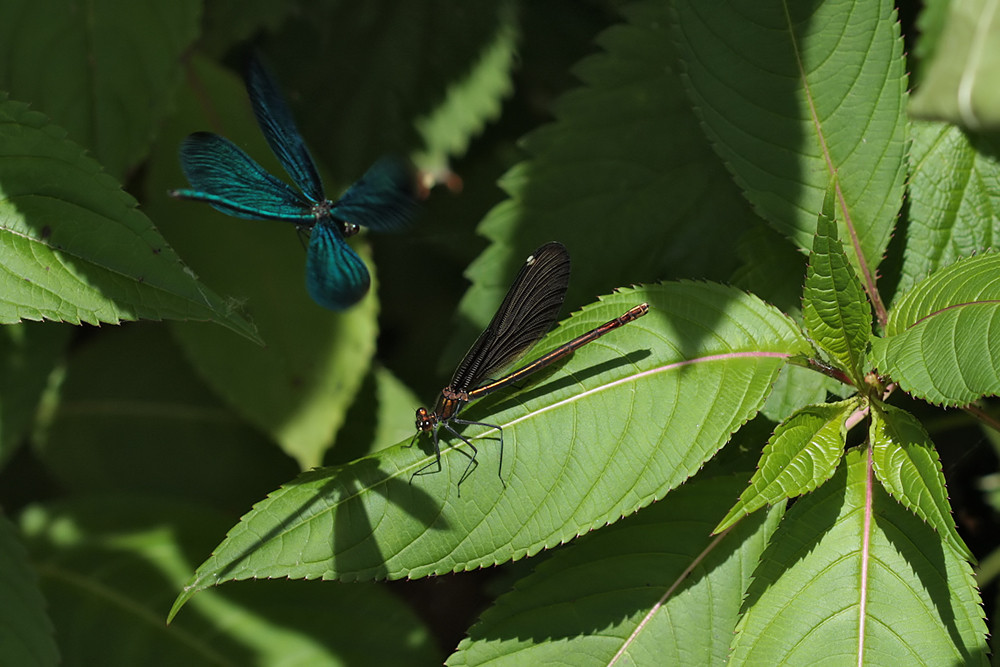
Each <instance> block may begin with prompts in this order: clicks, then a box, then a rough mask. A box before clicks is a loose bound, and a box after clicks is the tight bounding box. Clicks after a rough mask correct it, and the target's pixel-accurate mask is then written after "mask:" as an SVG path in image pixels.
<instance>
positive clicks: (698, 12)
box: [673, 0, 907, 292]
mask: <svg viewBox="0 0 1000 667" xmlns="http://www.w3.org/2000/svg"><path fill="white" fill-rule="evenodd" d="M673 6H674V8H675V11H676V15H677V17H676V18H677V20H676V23H675V26H676V27H675V31H674V37H675V40H676V42H677V44H678V46H679V50H680V52H681V57H682V59H683V61H684V65H685V73H686V78H685V83H686V84H687V86H688V92H689V94H690V96H691V98H692V101H693V102H694V105H695V108H696V111H697V112H698V114H699V116H700V118H701V119H702V123H703V127H704V128H705V131H706V132H707V134H708V137H709V139H710V140H711V142H712V143H713V145H714V146H715V149H716V150H717V151H718V152H719V154H720V155H721V156H722V158H723V159H724V160H725V162H726V165H727V166H728V167H729V169H730V170H731V171H732V173H733V176H734V177H735V179H736V182H737V183H738V184H739V186H740V187H741V188H742V189H743V191H744V194H745V195H746V197H747V198H748V199H749V200H750V201H751V202H752V203H753V205H754V207H755V209H756V211H757V212H758V213H759V214H760V215H761V216H763V217H764V218H765V219H766V220H767V221H768V222H769V223H771V224H772V225H773V226H774V227H775V229H777V230H778V231H780V232H781V233H783V234H785V235H787V236H788V237H790V238H791V239H792V240H793V241H794V242H795V244H796V245H798V247H799V248H801V249H803V250H807V249H809V248H810V247H811V246H812V243H813V232H814V231H815V229H816V214H817V213H818V212H819V210H820V207H821V204H822V201H823V196H824V195H823V193H824V192H825V190H826V187H827V183H828V182H829V180H830V178H831V177H832V176H833V175H834V174H837V177H838V181H839V183H838V195H839V197H840V200H839V204H838V206H839V208H840V211H839V213H838V215H837V218H838V220H840V221H841V224H842V225H843V226H842V227H841V229H842V231H843V232H846V233H844V234H842V236H843V238H844V239H847V240H848V243H847V245H848V256H849V257H850V259H851V263H852V264H853V265H854V267H855V269H857V270H858V273H859V275H861V276H862V277H863V281H864V282H865V285H866V289H868V290H869V291H870V292H873V291H874V284H875V269H876V267H877V266H878V264H879V262H880V261H881V260H882V256H883V254H884V253H885V249H886V246H887V245H888V243H889V237H890V234H891V232H892V228H893V225H894V223H895V219H896V215H897V213H898V212H899V208H900V205H901V204H902V199H903V186H904V173H905V171H904V168H905V150H906V139H907V137H906V115H905V109H904V102H905V100H906V87H907V80H906V69H905V68H906V63H905V60H904V58H903V41H902V39H901V38H900V32H899V21H898V19H897V18H896V13H895V10H894V8H893V3H892V2H890V1H889V0H881V1H880V2H865V3H861V4H854V3H835V2H823V3H795V2H793V3H787V2H776V1H772V2H760V1H759V0H744V1H743V2H737V3H735V4H734V3H714V2H709V3H706V2H697V1H692V0H686V1H682V2H676V3H673Z"/></svg>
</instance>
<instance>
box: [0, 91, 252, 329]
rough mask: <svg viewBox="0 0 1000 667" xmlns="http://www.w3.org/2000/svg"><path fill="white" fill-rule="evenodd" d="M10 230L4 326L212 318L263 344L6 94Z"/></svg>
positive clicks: (91, 166)
mask: <svg viewBox="0 0 1000 667" xmlns="http://www.w3.org/2000/svg"><path fill="white" fill-rule="evenodd" d="M0 236H2V238H3V239H4V240H5V242H4V243H2V244H0V266H2V271H3V276H4V283H5V285H6V289H5V290H4V293H3V296H2V297H0V323H4V324H10V323H14V322H18V321H20V320H22V319H27V320H40V319H48V320H57V321H64V322H70V323H73V324H80V323H81V322H85V323H88V324H98V323H101V322H108V323H112V324H118V323H119V322H121V321H122V320H134V319H139V318H146V319H157V320H158V319H189V320H211V321H213V322H216V323H218V324H222V325H223V326H226V327H228V328H230V329H232V330H233V331H236V332H237V333H240V334H242V335H243V336H246V337H247V338H248V339H250V340H253V341H258V340H259V339H258V338H257V337H256V334H255V332H254V330H253V328H252V327H251V325H250V324H248V323H247V322H246V321H245V320H243V319H242V318H241V317H239V316H238V315H236V314H235V313H233V312H232V310H231V307H230V306H229V304H226V303H225V302H224V301H223V300H222V299H221V298H219V297H218V296H217V295H215V294H214V293H213V292H211V291H209V290H208V289H207V288H205V287H204V286H203V285H201V284H200V283H199V282H198V280H197V278H196V277H195V276H194V274H193V273H192V272H191V270H190V269H188V268H187V267H185V266H184V265H183V264H182V263H181V261H180V259H179V258H178V257H177V255H176V254H175V253H174V251H173V250H172V249H171V248H170V247H169V246H167V244H166V241H164V240H163V238H162V237H161V236H160V234H159V232H157V231H156V229H155V228H154V227H153V225H152V223H151V222H150V221H149V220H148V219H147V218H146V216H144V215H143V214H142V213H140V212H139V211H138V210H137V209H136V202H135V200H133V199H132V198H131V197H130V196H128V195H127V194H125V193H124V192H122V190H121V188H120V186H119V185H118V183H116V182H115V181H114V179H112V178H111V177H110V176H108V175H107V174H105V173H104V172H103V171H102V170H101V167H100V166H99V165H98V164H97V163H96V162H94V161H93V160H92V159H90V158H89V157H87V156H86V155H85V154H84V153H83V150H82V149H81V148H80V147H79V146H77V145H76V144H74V143H72V142H70V141H68V140H67V139H66V138H65V132H64V131H63V130H61V129H60V128H58V127H57V126H55V125H52V124H51V123H50V122H49V121H48V119H47V118H46V117H45V116H43V115H42V114H39V113H36V112H33V111H30V110H28V108H27V107H26V106H25V105H24V104H21V103H19V102H14V101H10V100H6V99H5V98H4V97H3V95H2V94H0Z"/></svg>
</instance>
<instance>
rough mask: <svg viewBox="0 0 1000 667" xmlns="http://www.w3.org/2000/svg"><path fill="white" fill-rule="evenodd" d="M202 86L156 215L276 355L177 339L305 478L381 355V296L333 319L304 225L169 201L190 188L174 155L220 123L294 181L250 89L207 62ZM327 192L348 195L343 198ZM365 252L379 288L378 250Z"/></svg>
mask: <svg viewBox="0 0 1000 667" xmlns="http://www.w3.org/2000/svg"><path fill="white" fill-rule="evenodd" d="M191 80H192V87H191V88H190V89H186V90H185V91H184V95H183V96H182V97H181V99H180V100H179V115H178V117H177V118H176V119H174V120H173V121H172V122H171V123H169V124H168V125H167V126H166V127H164V131H163V144H162V145H163V146H164V147H165V148H163V149H162V150H160V151H158V153H157V155H158V159H157V160H156V161H154V162H153V163H152V164H151V165H150V170H149V182H150V184H151V185H150V199H149V203H148V205H147V207H146V208H147V210H148V211H150V214H151V215H154V216H155V217H156V218H157V219H158V220H159V226H160V228H161V229H162V230H163V233H164V235H166V236H167V237H168V238H169V239H170V241H171V243H172V244H174V246H175V247H176V248H177V249H178V251H179V252H180V253H181V254H182V255H183V256H184V257H185V259H186V260H187V261H189V262H190V263H191V265H192V266H193V267H195V269H196V270H197V271H199V272H200V273H201V274H202V275H204V276H205V279H206V280H207V281H209V282H211V283H212V284H213V285H220V286H222V287H223V288H224V289H226V290H227V291H228V292H229V293H231V294H234V295H237V296H239V297H240V298H242V299H244V304H245V307H246V309H247V311H248V313H250V315H251V316H252V317H253V320H254V323H255V324H256V325H257V327H258V330H259V331H260V335H261V337H262V338H263V339H264V340H265V341H266V343H267V345H266V347H260V346H255V345H250V344H246V343H244V342H243V341H239V340H235V339H234V337H233V336H230V335H228V334H226V333H225V332H221V331H213V330H212V328H210V327H204V326H198V325H184V326H177V327H175V328H174V333H175V334H176V336H177V339H178V341H179V342H180V343H181V346H182V347H183V349H184V352H185V354H186V355H187V357H188V359H189V360H190V361H191V363H192V364H193V365H194V366H195V368H196V369H197V370H198V372H199V373H200V374H201V375H202V377H203V378H204V379H205V381H206V382H207V383H208V384H209V386H211V387H212V388H213V389H214V390H215V391H216V392H218V393H219V395H221V396H222V397H223V398H225V400H226V401H227V402H229V404H230V405H232V406H233V407H234V408H235V409H236V411H237V412H238V413H239V414H240V415H241V416H242V417H243V418H244V419H246V420H247V421H249V422H250V423H252V424H254V425H255V426H257V427H258V428H259V429H260V430H261V431H263V432H264V433H266V434H268V435H269V436H270V437H271V438H272V439H274V440H275V441H277V442H278V443H279V444H280V445H281V447H282V449H283V450H284V451H285V452H286V453H288V454H289V455H291V456H293V457H295V459H296V460H297V461H298V462H299V464H300V466H301V467H302V468H303V469H306V468H309V467H312V466H316V465H320V463H321V462H322V460H323V453H324V452H325V451H326V449H327V448H329V447H330V445H331V444H332V442H333V439H334V435H335V433H336V431H337V428H338V427H339V426H340V424H342V423H343V419H344V415H345V413H346V411H347V408H348V407H349V406H350V404H351V403H352V401H353V400H354V396H355V393H356V392H357V390H358V387H360V385H361V382H362V380H363V379H364V376H365V374H366V373H367V371H368V367H369V364H370V362H371V358H372V355H373V353H374V351H375V339H376V336H377V326H376V317H377V312H378V302H377V300H376V297H375V295H376V292H377V290H378V285H377V284H373V286H372V290H371V292H370V293H369V295H368V296H367V297H366V298H365V299H364V300H362V301H361V303H359V304H358V305H357V306H355V307H354V308H352V309H350V310H348V311H346V312H344V313H333V312H331V311H328V310H325V309H323V308H322V307H320V306H319V305H317V304H316V303H315V302H314V301H313V300H312V299H310V298H309V295H308V294H307V292H306V288H305V261H306V254H305V252H304V250H303V248H302V243H301V242H300V239H299V238H298V237H297V235H296V231H295V226H294V225H292V224H289V223H283V222H273V221H257V220H240V219H236V218H231V217H229V216H226V215H223V214H222V213H219V212H218V211H216V210H214V209H213V208H211V207H210V206H207V205H205V204H201V203H197V202H184V201H175V200H172V199H169V198H168V197H167V196H166V191H167V190H168V189H169V188H172V187H178V186H184V185H186V181H185V179H184V176H183V175H182V174H181V171H180V168H179V166H178V161H177V158H176V153H175V152H174V151H175V150H176V149H175V148H174V147H175V146H177V145H179V144H180V142H181V140H182V138H183V137H184V136H185V135H186V134H187V133H188V132H191V131H195V130H203V129H206V128H208V127H212V121H211V120H210V119H211V118H213V117H214V118H221V119H222V122H223V126H222V127H220V128H219V130H220V132H221V133H222V134H223V135H225V136H226V137H227V138H229V139H230V140H232V141H235V142H236V143H237V144H240V145H241V146H244V147H245V148H246V149H247V151H248V152H249V153H250V154H251V155H252V156H254V158H255V159H258V160H260V162H261V164H263V165H265V167H269V168H270V169H271V172H272V173H274V174H280V173H282V171H281V168H280V167H279V166H277V165H276V161H275V159H274V157H273V155H271V152H270V151H269V150H268V148H267V145H266V144H265V142H264V139H263V136H262V135H261V133H260V130H259V129H258V128H257V123H256V122H255V120H254V118H253V114H252V112H251V111H250V108H249V105H248V104H247V98H246V93H245V91H244V88H243V83H242V81H240V80H239V78H238V77H237V76H235V75H234V74H232V73H230V72H227V71H225V70H222V69H221V68H219V67H218V66H216V65H213V64H212V63H209V62H207V61H204V60H195V61H193V62H192V69H191ZM198 91H200V92H198ZM327 188H328V190H327V192H328V194H330V195H332V196H336V193H337V192H338V190H337V189H336V188H335V187H331V186H330V184H329V183H328V184H327ZM352 241H353V240H352ZM353 245H354V247H355V249H358V250H359V252H360V253H361V255H362V257H363V258H365V259H366V263H367V264H368V267H369V269H370V270H371V271H372V274H373V281H374V276H375V267H374V266H373V265H372V263H371V262H370V257H369V254H368V252H367V247H366V246H365V245H363V242H361V243H358V242H354V243H353Z"/></svg>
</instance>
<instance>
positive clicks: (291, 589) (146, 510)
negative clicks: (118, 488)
mask: <svg viewBox="0 0 1000 667" xmlns="http://www.w3.org/2000/svg"><path fill="white" fill-rule="evenodd" d="M228 521H229V519H228V517H227V516H226V515H222V514H217V513H215V512H213V511H211V510H209V509H207V508H205V507H203V506H200V505H194V504H184V503H179V502H176V501H157V500H151V499H149V498H144V497H139V496H130V495H112V496H106V497H102V498H92V499H89V500H81V499H76V500H75V501H73V502H64V503H58V504H51V505H33V506H31V507H29V508H28V509H27V510H26V511H25V512H24V513H23V515H22V517H21V525H22V530H23V532H24V533H25V534H26V536H27V537H26V539H27V542H28V544H29V547H30V551H31V554H32V557H33V558H34V560H35V567H36V569H37V570H38V572H39V575H40V578H41V583H42V589H43V591H44V592H45V595H46V598H47V600H48V602H49V612H50V614H51V616H52V620H53V622H54V623H55V626H56V639H57V641H58V642H59V646H60V649H61V651H62V654H63V655H64V656H66V664H67V665H102V666H107V667H118V666H121V667H126V666H134V665H138V664H158V665H190V666H201V665H212V666H213V667H214V666H218V665H223V666H232V667H236V666H238V665H279V664H301V665H323V666H325V665H329V666H331V667H332V666H334V665H345V664H395V665H401V664H407V665H411V664H412V665H432V664H440V656H439V654H438V651H437V649H436V648H435V647H434V646H433V642H432V640H431V638H430V636H429V633H428V632H427V630H426V628H424V627H423V625H422V623H421V621H420V620H419V619H418V618H416V616H415V615H414V613H413V612H412V611H411V610H410V609H409V607H408V605H406V604H405V603H404V602H403V601H402V600H400V599H398V597H397V596H395V595H393V594H392V593H391V592H389V591H387V590H385V589H383V588H379V587H377V586H375V585H366V584H358V585H355V586H316V585H311V584H309V583H308V582H287V581H281V582H277V581H275V582H256V583H255V584H254V585H249V586H233V587H227V588H226V589H225V590H219V591H211V592H209V593H208V594H206V595H204V596H199V598H198V600H196V601H195V602H194V603H193V604H192V605H191V609H190V612H191V613H189V614H187V615H186V616H185V617H184V618H181V619H178V621H177V622H176V623H173V624H171V625H170V626H166V625H165V624H164V616H165V614H166V611H167V609H166V605H168V604H169V602H170V597H171V595H172V593H173V592H174V591H176V589H177V587H178V586H180V585H181V583H182V582H183V579H184V577H185V576H186V573H187V571H188V568H189V567H190V565H189V558H190V554H192V553H198V552H199V551H201V550H202V549H205V548H208V546H209V545H210V544H211V539H212V537H211V536H212V534H213V533H216V532H217V531H218V530H221V529H222V528H223V527H224V526H225V525H226V523H227V522H228ZM5 606H6V605H5ZM331 619H336V620H335V622H334V621H332V620H331ZM10 664H22V663H10Z"/></svg>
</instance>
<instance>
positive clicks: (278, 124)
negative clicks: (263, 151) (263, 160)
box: [245, 54, 326, 203]
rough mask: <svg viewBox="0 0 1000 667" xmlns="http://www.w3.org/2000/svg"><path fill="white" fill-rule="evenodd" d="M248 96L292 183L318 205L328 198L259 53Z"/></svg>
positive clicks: (248, 80) (249, 67)
mask: <svg viewBox="0 0 1000 667" xmlns="http://www.w3.org/2000/svg"><path fill="white" fill-rule="evenodd" d="M245 79H246V86H247V93H248V94H249V95H250V104H251V105H252V106H253V113H254V115H255V116H256V117H257V124H258V125H260V129H261V131H262V132H263V133H264V138H265V139H267V145H268V146H270V147H271V150H272V151H274V154H275V155H276V156H278V160H279V161H280V162H281V166H282V167H284V168H285V171H286V172H288V175H289V176H291V177H292V180H293V181H294V182H295V184H296V185H298V186H299V187H300V188H302V192H303V193H304V194H305V195H306V197H308V198H309V199H311V200H312V201H313V202H314V203H319V202H322V201H324V200H325V199H326V195H324V194H323V181H321V180H320V178H319V172H318V171H317V170H316V163H315V162H314V161H313V159H312V156H311V155H310V154H309V149H308V148H306V144H305V142H304V141H303V140H302V135H300V134H299V130H298V128H296V127H295V120H294V119H293V118H292V111H291V109H289V108H288V103H287V102H285V98H284V97H283V96H282V94H281V89H280V88H278V84H277V83H276V82H275V80H274V77H272V76H271V74H270V72H268V71H267V68H265V67H264V64H263V63H262V62H261V61H260V59H259V58H258V57H257V55H256V54H254V55H253V56H251V57H250V60H249V61H248V62H247V68H246V75H245Z"/></svg>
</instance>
